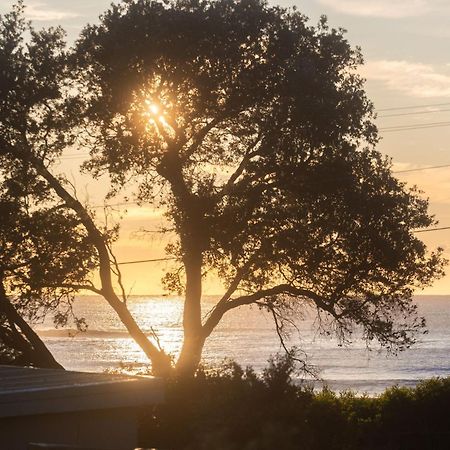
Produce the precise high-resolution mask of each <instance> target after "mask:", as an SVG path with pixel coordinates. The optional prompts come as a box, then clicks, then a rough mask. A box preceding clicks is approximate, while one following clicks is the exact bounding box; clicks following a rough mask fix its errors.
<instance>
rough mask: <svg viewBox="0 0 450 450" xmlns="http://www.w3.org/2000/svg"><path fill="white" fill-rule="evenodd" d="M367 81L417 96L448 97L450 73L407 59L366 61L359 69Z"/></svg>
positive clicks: (449, 92)
mask: <svg viewBox="0 0 450 450" xmlns="http://www.w3.org/2000/svg"><path fill="white" fill-rule="evenodd" d="M360 72H361V74H362V75H363V76H364V77H365V78H367V80H368V81H379V82H381V83H383V84H384V85H385V86H386V87H387V88H388V89H391V90H393V91H398V92H402V93H404V94H407V95H410V96H412V97H417V98H433V97H439V98H442V97H447V98H450V74H448V73H447V74H446V73H442V72H441V73H440V72H438V71H437V70H436V68H435V67H433V66H432V65H429V64H422V63H412V62H408V61H392V60H391V61H388V60H378V61H368V62H367V63H366V64H365V65H364V66H363V67H361V69H360Z"/></svg>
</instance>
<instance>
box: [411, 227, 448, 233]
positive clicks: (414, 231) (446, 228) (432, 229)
mask: <svg viewBox="0 0 450 450" xmlns="http://www.w3.org/2000/svg"><path fill="white" fill-rule="evenodd" d="M441 230H450V227H439V228H425V229H424V230H413V233H427V232H428V231H441Z"/></svg>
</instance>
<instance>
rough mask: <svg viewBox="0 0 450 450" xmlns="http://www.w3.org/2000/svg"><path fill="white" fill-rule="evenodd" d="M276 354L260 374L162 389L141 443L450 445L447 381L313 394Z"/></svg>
mask: <svg viewBox="0 0 450 450" xmlns="http://www.w3.org/2000/svg"><path fill="white" fill-rule="evenodd" d="M294 369H295V367H294V361H293V360H292V359H291V358H290V357H288V356H286V357H277V358H275V359H273V360H271V361H270V362H269V366H268V368H267V369H266V370H264V372H263V374H262V375H261V376H257V375H256V373H255V372H254V371H253V370H252V369H251V368H247V369H245V370H244V369H242V368H241V367H240V366H239V365H237V364H235V363H228V364H226V365H224V366H223V367H222V368H221V369H219V370H215V371H205V370H200V371H199V372H198V373H197V375H196V376H195V377H194V378H191V379H173V380H169V381H168V384H167V392H166V402H165V404H164V405H161V406H158V407H157V408H155V409H153V410H152V411H147V414H146V416H145V420H144V421H143V424H142V434H141V438H142V444H141V445H143V446H148V447H156V448H158V449H167V450H294V449H295V450H322V449H323V450H341V449H342V450H353V449H354V450H356V449H357V450H361V449H367V450H391V449H392V450H393V449H395V450H399V449H408V450H413V449H421V450H426V449H433V450H440V449H442V450H444V449H448V448H450V433H449V431H448V417H449V412H450V411H449V410H450V378H444V379H442V378H436V379H432V380H428V381H423V382H422V383H420V384H419V385H418V386H417V387H416V388H412V389H409V388H400V387H392V388H390V389H387V390H386V391H385V392H384V393H383V394H382V395H380V396H379V397H367V396H362V397H361V396H357V395H355V394H354V393H352V392H343V393H340V394H336V393H334V392H333V391H331V390H329V389H323V390H322V391H321V392H318V393H314V392H313V391H312V389H311V388H308V387H305V386H302V385H298V384H296V383H295V382H294V380H293V375H294V374H295V370H294Z"/></svg>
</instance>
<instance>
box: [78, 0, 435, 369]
mask: <svg viewBox="0 0 450 450" xmlns="http://www.w3.org/2000/svg"><path fill="white" fill-rule="evenodd" d="M125 36H126V39H125ZM130 49H132V50H131V51H130ZM361 63H362V57H361V54H360V52H359V50H358V49H353V48H351V46H350V45H349V43H348V42H347V40H346V39H345V36H344V31H343V30H341V29H338V30H336V29H331V28H329V26H328V24H327V22H326V20H325V18H323V19H321V20H320V22H319V24H318V25H317V26H311V25H309V24H308V21H307V18H306V17H305V16H303V15H302V14H300V13H299V12H297V11H295V10H286V9H283V8H280V7H272V6H268V5H267V3H265V2H263V1H260V0H245V1H233V0H219V1H214V2H208V1H198V0H183V1H181V0H180V1H173V2H167V3H163V2H154V1H147V0H137V1H128V2H123V3H121V4H119V5H116V6H112V7H111V9H110V10H109V11H107V12H106V13H105V14H104V16H103V17H102V20H101V23H100V24H99V25H95V26H90V27H87V28H86V29H85V30H84V32H83V34H82V37H81V39H80V40H79V42H78V46H77V64H78V81H79V83H80V92H81V94H80V99H79V104H80V107H81V109H82V110H83V113H81V114H80V125H83V126H85V127H86V128H87V129H88V130H89V136H91V141H90V142H91V149H92V150H91V156H92V158H91V160H90V161H89V162H88V164H87V165H86V168H87V169H89V170H91V171H92V172H93V173H94V174H96V175H98V174H100V173H103V172H105V171H106V172H108V173H109V174H110V175H111V177H112V179H113V182H114V183H115V188H116V189H118V188H119V187H120V186H121V185H123V184H126V180H127V179H128V178H129V177H132V178H133V183H134V184H133V185H134V187H135V188H136V191H137V195H138V197H139V199H140V200H141V201H148V202H152V203H154V204H156V205H160V206H164V208H165V210H166V211H167V217H168V219H169V220H170V221H171V222H172V223H173V226H174V228H175V231H176V234H177V238H178V243H177V245H174V246H173V247H172V248H173V249H176V251H175V252H174V253H173V255H174V256H176V257H177V258H178V259H179V260H180V262H181V263H182V265H183V268H184V276H183V274H180V273H179V271H177V272H175V273H173V274H169V275H167V276H166V277H165V281H166V284H167V285H168V286H169V287H173V288H174V289H176V290H179V289H180V280H184V282H183V285H184V287H185V293H186V303H185V316H184V317H185V321H184V324H185V331H186V336H191V338H192V343H190V344H189V345H191V344H192V345H194V342H196V344H195V346H196V347H197V350H196V351H194V350H193V348H192V346H191V347H190V349H189V350H186V351H187V352H191V353H197V356H195V357H196V358H197V359H198V354H199V351H198V347H199V346H202V345H203V342H204V340H205V338H206V337H207V336H208V335H209V333H211V332H212V330H213V329H214V327H215V326H216V325H217V323H218V322H219V321H220V320H221V318H222V316H223V314H225V313H226V312H227V311H228V310H230V309H232V308H235V307H239V306H242V305H245V304H251V303H256V304H258V305H260V306H261V307H264V308H268V309H270V310H271V311H272V312H273V313H274V317H275V318H277V319H278V324H279V326H280V328H282V326H283V320H284V319H286V317H287V316H288V315H289V314H290V313H295V312H297V311H298V309H299V308H301V305H302V304H303V302H309V303H312V304H314V305H316V306H317V310H318V314H319V317H320V319H321V320H320V323H321V324H322V326H323V327H324V328H326V329H330V328H331V329H333V330H335V331H336V332H337V333H338V335H339V336H340V337H341V339H342V341H347V340H350V339H351V332H352V327H353V326H354V324H358V325H359V326H361V327H362V328H363V329H364V333H365V336H366V338H367V340H368V341H372V340H378V341H379V342H380V343H381V344H382V345H383V346H385V347H387V348H389V349H391V350H394V351H395V350H397V349H403V348H405V347H408V346H409V345H411V344H412V343H413V342H414V333H416V332H417V331H420V330H421V329H422V328H423V325H424V324H423V321H422V320H421V319H420V318H418V317H417V315H416V311H415V306H414V305H413V304H412V300H411V296H412V292H413V290H414V289H416V288H420V287H423V286H426V285H429V284H430V283H431V282H432V281H433V280H434V279H435V278H437V277H439V276H440V275H442V264H443V260H442V257H441V251H440V250H439V249H438V250H437V252H435V253H432V254H428V253H427V251H426V247H425V245H424V244H423V242H421V241H420V239H418V238H417V237H416V235H415V234H414V230H415V229H420V228H425V227H428V226H429V225H431V224H433V223H434V221H433V218H432V217H430V216H429V215H428V212H427V207H428V203H427V201H426V200H424V199H422V198H421V195H420V192H418V191H417V190H416V189H414V188H413V189H409V188H407V187H406V186H405V185H404V184H403V183H401V182H400V181H398V180H397V179H395V178H394V177H393V175H392V173H391V170H390V165H391V164H390V161H389V160H387V159H386V158H383V157H382V156H381V155H380V153H378V152H377V151H376V150H375V145H376V143H377V140H378V137H377V130H376V127H375V126H374V124H373V122H372V118H373V106H372V104H371V102H370V101H369V100H368V99H367V97H366V95H365V92H364V85H363V80H362V79H361V77H360V76H359V75H358V74H357V68H358V66H359V65H360V64H361ZM136 181H138V183H136ZM136 184H137V186H136ZM211 271H212V272H215V273H217V274H218V275H219V277H220V278H221V280H222V281H223V284H224V286H225V287H224V291H225V293H224V295H223V298H222V299H221V301H220V302H219V303H218V304H217V305H216V307H215V308H214V310H213V311H211V314H210V316H209V317H208V319H207V320H206V321H205V322H203V323H202V322H201V313H200V310H201V308H200V306H199V305H200V302H201V282H202V281H201V277H202V274H205V273H208V272H211ZM185 343H186V342H185ZM189 345H187V343H186V349H187V348H188V347H189ZM183 354H184V353H183V352H182V355H183ZM194 366H195V363H194Z"/></svg>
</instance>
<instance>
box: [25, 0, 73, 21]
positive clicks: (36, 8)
mask: <svg viewBox="0 0 450 450" xmlns="http://www.w3.org/2000/svg"><path fill="white" fill-rule="evenodd" d="M25 15H26V16H27V18H28V19H30V20H33V21H36V22H44V21H45V22H47V21H52V20H63V19H71V18H74V17H79V14H77V13H75V12H73V11H61V10H57V9H51V8H49V7H48V6H47V4H46V3H41V2H28V3H27V5H26V8H25Z"/></svg>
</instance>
